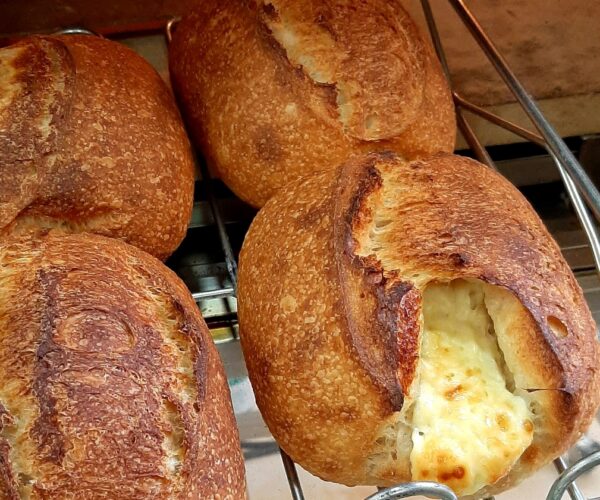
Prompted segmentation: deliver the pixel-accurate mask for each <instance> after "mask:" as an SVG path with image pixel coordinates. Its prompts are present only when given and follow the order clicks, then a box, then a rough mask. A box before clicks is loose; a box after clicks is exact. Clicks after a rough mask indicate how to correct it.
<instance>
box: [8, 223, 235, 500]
mask: <svg viewBox="0 0 600 500" xmlns="http://www.w3.org/2000/svg"><path fill="white" fill-rule="evenodd" d="M0 497H1V498H7V499H18V498H32V499H37V498H75V497H78V498H85V499H88V498H109V497H110V498H123V499H138V498H160V499H163V498H190V499H191V498H193V499H196V498H228V499H238V498H245V497H246V493H245V479H244V464H243V459H242V454H241V450H240V443H239V437H238V432H237V428H236V425H235V419H234V416H233V410H232V406H231V401H230V397H229V389H228V386H227V379H226V376H225V373H224V371H223V367H222V364H221V361H220V359H219V356H218V353H217V350H216V348H215V346H214V344H213V342H212V339H211V337H210V333H209V331H208V329H207V327H206V325H205V323H204V321H203V319H202V317H201V315H200V312H199V310H198V307H197V306H196V304H195V303H194V301H193V299H192V297H191V295H190V293H189V291H188V290H187V289H186V288H185V286H184V285H183V283H182V282H181V280H180V279H179V278H178V277H177V276H176V275H175V274H174V273H173V272H172V271H170V270H169V269H167V268H166V267H165V266H164V265H162V264H161V263H160V262H159V261H158V260H156V259H155V258H153V257H151V256H150V255H148V254H146V253H144V252H142V251H141V250H138V249H137V248H134V247H132V246H130V245H127V244H125V243H123V242H121V241H118V240H115V239H109V238H104V237H101V236H96V235H91V234H76V235H64V234H63V233H57V232H55V231H52V232H50V233H49V234H47V235H45V236H41V237H39V238H29V237H21V238H18V239H11V240H10V241H5V242H3V243H2V245H0Z"/></svg>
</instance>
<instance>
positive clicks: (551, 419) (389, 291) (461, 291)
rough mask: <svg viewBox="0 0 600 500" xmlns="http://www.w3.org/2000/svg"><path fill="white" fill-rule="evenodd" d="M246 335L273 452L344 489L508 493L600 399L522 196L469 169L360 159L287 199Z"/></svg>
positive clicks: (570, 297) (257, 276)
mask: <svg viewBox="0 0 600 500" xmlns="http://www.w3.org/2000/svg"><path fill="white" fill-rule="evenodd" d="M239 316H240V325H241V340H242V347H243V350H244V355H245V358H246V363H247V366H248V371H249V374H250V379H251V382H252V385H253V387H254V391H255V394H256V401H257V403H258V406H259V408H260V410H261V412H262V414H263V416H264V418H265V421H266V422H267V425H268V426H269V429H270V430H271V432H272V433H273V435H274V436H275V438H276V439H277V441H278V442H279V444H280V445H281V447H282V448H283V449H284V450H285V451H286V452H287V453H288V454H289V455H290V456H291V457H292V458H293V459H294V460H295V461H296V462H298V463H299V464H300V465H302V466H303V467H305V468H306V469H307V470H309V471H311V472H312V473H314V474H316V475H318V476H320V477H322V478H324V479H327V480H330V481H337V482H341V483H345V484H348V485H357V484H370V485H379V486H387V485H393V484H395V483H398V482H401V481H408V480H411V479H412V480H431V481H439V482H442V483H445V484H447V485H449V486H450V487H451V488H453V489H454V490H455V491H456V492H457V493H458V494H459V495H461V496H464V497H469V496H470V495H473V496H474V497H476V498H480V495H483V496H485V495H484V494H492V493H497V492H499V491H502V490H504V489H506V488H508V487H510V486H511V485H514V484H516V483H517V482H519V481H520V480H521V479H522V478H524V477H525V476H526V475H528V474H530V473H531V472H532V471H534V470H536V469H538V468H539V467H540V466H542V465H543V464H545V463H547V462H548V461H550V460H551V459H552V458H554V457H556V456H557V455H558V454H559V453H561V452H562V451H564V450H565V449H566V448H567V447H568V446H569V445H570V444H572V443H573V442H574V441H575V440H576V439H577V437H578V436H579V435H580V434H581V433H582V431H583V430H584V429H585V428H586V426H587V425H588V424H589V422H590V420H591V418H592V416H593V414H594V412H595V410H596V409H597V407H598V403H599V397H600V396H599V394H600V392H599V385H600V384H599V370H600V351H599V344H598V341H597V338H596V329H595V325H594V321H593V319H592V317H591V315H590V312H589V310H588V308H587V305H586V303H585V300H584V298H583V295H582V292H581V289H580V288H579V286H578V284H577V282H576V281H575V279H574V277H573V274H572V273H571V271H570V269H569V267H568V266H567V264H566V262H565V261H564V259H563V257H562V256H561V254H560V250H559V248H558V246H557V245H556V244H555V242H554V241H553V240H552V238H551V236H550V235H549V234H548V232H547V230H546V229H545V228H544V226H543V224H542V222H541V221H540V219H539V218H538V217H537V215H536V214H535V213H534V211H533V210H532V208H531V206H530V205H529V204H528V203H527V201H526V200H525V199H524V198H523V197H522V196H521V195H520V194H519V192H518V191H517V190H516V189H515V188H514V187H513V186H512V185H510V184H509V182H508V181H506V180H505V179H503V178H502V177H501V176H500V175H498V174H497V173H495V172H493V171H492V170H490V169H488V168H486V167H484V166H482V165H480V164H478V163H477V162H475V161H473V160H469V159H466V158H462V157H459V156H452V155H446V154H443V155H437V156H434V157H432V158H430V159H426V160H422V161H413V162H408V161H404V160H402V159H401V158H400V157H398V156H396V155H394V154H392V153H381V154H371V155H368V156H362V157H354V158H353V159H352V160H351V161H349V162H348V163H347V164H346V165H344V166H343V167H342V168H341V169H340V170H339V171H327V172H323V173H319V174H318V175H314V176H311V177H308V178H306V179H305V180H303V181H301V182H297V183H294V184H292V185H289V186H287V187H286V188H285V189H282V190H281V191H280V192H279V193H278V194H277V195H275V196H274V197H273V198H272V199H271V200H270V201H269V202H268V203H267V205H266V206H265V207H264V208H263V209H262V211H261V212H259V214H258V216H257V218H256V219H255V221H254V222H253V224H252V226H251V228H250V231H249V233H248V235H247V238H246V241H245V242H244V246H243V250H242V253H241V257H240V275H239Z"/></svg>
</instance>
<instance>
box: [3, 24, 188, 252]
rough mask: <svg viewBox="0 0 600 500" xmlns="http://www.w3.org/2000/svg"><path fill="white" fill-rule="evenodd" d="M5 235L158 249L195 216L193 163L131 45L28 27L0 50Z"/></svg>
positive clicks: (175, 120) (176, 122)
mask: <svg viewBox="0 0 600 500" xmlns="http://www.w3.org/2000/svg"><path fill="white" fill-rule="evenodd" d="M0 86H1V87H2V89H3V93H2V99H0V237H2V236H7V235H10V234H17V233H24V232H31V231H35V230H37V229H39V228H49V227H51V228H58V227H60V228H62V229H64V230H67V231H70V232H81V231H88V232H93V233H99V234H102V235H105V236H111V237H116V238H121V239H124V240H126V241H127V242H129V243H131V244H133V245H135V246H137V247H139V248H142V249H144V250H146V251H147V252H149V253H151V254H153V255H155V256H156V257H158V258H161V259H164V258H166V257H167V256H168V255H170V254H171V253H172V252H173V251H174V250H175V248H177V246H178V245H179V243H180V242H181V240H182V239H183V237H184V236H185V232H186V229H187V224H188V221H189V218H190V215H191V209H192V199H193V189H194V165H193V159H192V154H191V149H190V145H189V141H188V139H187V137H186V134H185V130H184V128H183V125H182V123H181V119H180V116H179V113H178V111H177V108H176V106H175V103H174V99H173V97H172V95H171V93H170V91H169V89H168V88H167V86H166V85H165V83H164V82H163V81H162V80H161V79H160V77H159V76H158V74H157V73H156V71H154V69H153V68H152V67H151V66H150V65H149V64H148V63H147V62H146V61H145V60H144V59H142V58H141V57H140V56H138V55H137V54H135V53H134V52H133V51H131V50H130V49H128V48H127V47H125V46H123V45H121V44H119V43H116V42H111V41H109V40H105V39H102V38H99V37H94V36H76V35H69V36H60V37H30V38H26V39H24V40H22V41H21V42H19V43H17V44H15V45H12V46H9V47H7V48H4V49H0Z"/></svg>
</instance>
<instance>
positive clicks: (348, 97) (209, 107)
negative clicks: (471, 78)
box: [169, 0, 456, 206]
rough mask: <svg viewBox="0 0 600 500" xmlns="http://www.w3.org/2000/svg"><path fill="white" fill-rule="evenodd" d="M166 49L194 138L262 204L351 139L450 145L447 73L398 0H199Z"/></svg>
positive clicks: (377, 145) (358, 145)
mask: <svg viewBox="0 0 600 500" xmlns="http://www.w3.org/2000/svg"><path fill="white" fill-rule="evenodd" d="M169 59H170V69H171V78H172V81H173V83H174V86H175V88H176V91H177V93H178V97H179V99H180V101H181V104H182V106H183V110H184V115H185V116H186V119H187V122H188V125H189V126H190V131H191V133H192V135H193V137H194V139H195V140H196V142H197V143H198V144H199V146H200V147H201V148H202V150H203V152H204V154H205V156H206V157H207V158H208V160H209V161H210V163H211V164H213V165H214V167H216V170H217V172H218V174H219V175H220V176H221V177H222V178H223V180H224V181H225V182H226V183H227V185H229V187H230V188H231V189H233V191H234V192H235V193H236V194H237V195H238V196H240V197H241V198H242V199H243V200H245V201H247V202H249V203H251V204H252V205H255V206H262V205H263V204H264V203H265V202H266V201H267V200H268V199H269V197H270V196H272V195H273V193H274V192H275V191H276V190H277V189H278V188H280V187H281V186H282V185H284V184H286V183H287V182H289V181H291V180H293V179H296V178H297V177H299V176H303V175H306V174H309V173H311V172H314V171H316V170H320V169H323V168H333V167H335V166H337V165H339V164H340V163H341V162H343V161H344V160H345V159H346V158H347V157H348V155H349V154H350V153H351V152H354V151H372V150H381V149H394V150H396V151H399V152H401V153H403V154H404V155H408V156H418V155H423V154H429V153H435V152H438V151H447V152H451V151H452V150H453V149H454V139H455V133H456V127H455V122H454V109H453V105H452V99H451V96H450V92H449V90H448V86H447V83H446V81H445V79H444V77H443V75H442V72H441V70H440V66H439V64H438V62H437V59H436V58H435V56H434V55H433V51H432V49H431V48H430V47H429V45H428V44H427V43H425V42H424V41H423V39H422V38H421V36H420V35H419V32H418V29H417V28H416V26H415V25H414V23H413V22H412V20H411V19H410V18H409V16H408V14H407V13H406V12H405V11H404V9H403V8H402V7H401V5H400V2H399V1H398V0H393V1H387V0H366V1H363V2H339V1H333V0H265V1H257V2H247V1H244V0H231V1H228V2H221V1H218V0H207V1H203V2H199V3H198V5H197V6H196V8H195V10H194V11H193V12H191V13H190V14H189V15H188V16H186V17H184V19H183V20H182V21H181V23H180V24H179V25H178V26H177V29H176V31H175V34H174V37H173V42H172V44H171V47H170V50H169Z"/></svg>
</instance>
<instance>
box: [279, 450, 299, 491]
mask: <svg viewBox="0 0 600 500" xmlns="http://www.w3.org/2000/svg"><path fill="white" fill-rule="evenodd" d="M279 453H280V454H281V460H282V461H283V468H284V469H285V475H286V476H287V480H288V484H289V485H290V491H291V493H292V499H293V500H304V493H303V492H302V485H301V484H300V479H298V471H297V470H296V464H295V463H294V461H293V460H292V459H291V458H290V457H289V455H288V454H287V453H286V452H285V451H283V450H282V449H281V448H279Z"/></svg>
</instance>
